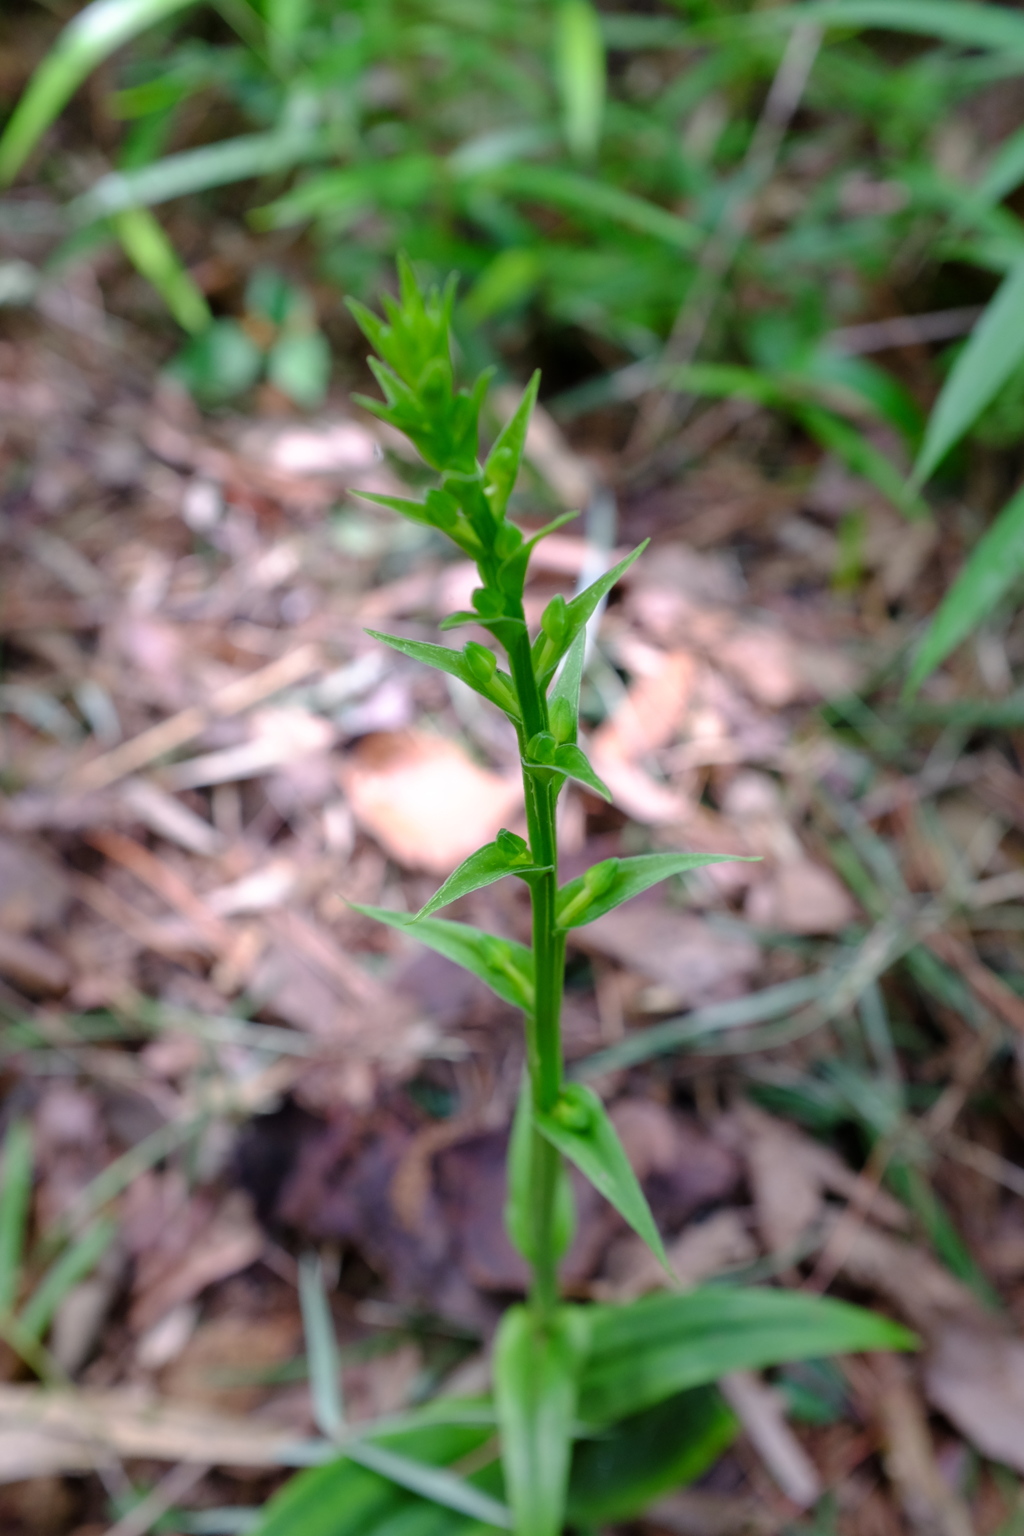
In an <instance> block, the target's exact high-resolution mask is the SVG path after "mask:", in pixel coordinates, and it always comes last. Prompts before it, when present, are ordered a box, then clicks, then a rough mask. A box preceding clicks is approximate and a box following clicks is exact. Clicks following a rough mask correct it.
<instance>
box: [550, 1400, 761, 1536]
mask: <svg viewBox="0 0 1024 1536" xmlns="http://www.w3.org/2000/svg"><path fill="white" fill-rule="evenodd" d="M738 1428H739V1426H738V1424H737V1421H736V1418H735V1416H734V1415H733V1414H732V1412H731V1411H730V1410H729V1408H727V1407H726V1405H725V1403H724V1402H723V1401H722V1398H721V1397H720V1396H719V1394H718V1392H717V1391H716V1390H715V1388H714V1387H710V1386H709V1387H692V1388H691V1389H690V1390H689V1391H686V1392H677V1393H676V1394H675V1395H674V1396H673V1397H667V1398H665V1400H664V1401H663V1402H660V1403H656V1404H655V1405H654V1407H652V1408H645V1409H644V1410H643V1411H642V1412H641V1413H637V1414H633V1415H632V1416H631V1417H630V1418H627V1419H624V1420H623V1421H622V1422H621V1423H619V1424H614V1425H612V1426H611V1427H610V1428H609V1429H608V1430H607V1431H606V1432H605V1433H604V1434H603V1435H601V1437H600V1438H599V1439H595V1440H578V1441H577V1442H576V1446H575V1448H574V1450H573V1458H572V1472H571V1474H570V1478H569V1499H568V1516H569V1520H570V1521H571V1522H572V1524H574V1525H579V1526H584V1527H589V1526H604V1525H609V1524H612V1523H617V1522H618V1521H620V1520H630V1519H633V1518H634V1517H635V1516H637V1515H639V1514H641V1513H642V1512H643V1510H644V1509H646V1507H647V1505H648V1504H650V1503H651V1501H652V1500H653V1499H656V1498H658V1496H659V1495H660V1494H663V1493H668V1492H670V1491H671V1490H672V1489H674V1488H680V1487H683V1486H684V1485H685V1484H687V1483H692V1482H693V1481H694V1479H695V1478H698V1477H700V1476H702V1474H703V1473H704V1472H706V1471H707V1470H708V1469H709V1468H710V1467H711V1466H712V1465H713V1464H714V1463H715V1462H716V1461H717V1460H718V1457H719V1456H720V1455H721V1454H722V1452H723V1451H724V1450H726V1449H727V1448H728V1446H730V1445H731V1444H732V1442H733V1440H734V1439H735V1437H736V1432H737V1430H738Z"/></svg>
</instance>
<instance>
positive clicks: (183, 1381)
mask: <svg viewBox="0 0 1024 1536" xmlns="http://www.w3.org/2000/svg"><path fill="white" fill-rule="evenodd" d="M301 1348H302V1326H301V1324H300V1322H299V1318H298V1316H297V1315H296V1314H294V1313H276V1314H271V1315H270V1316H266V1315H263V1316H260V1317H255V1318H254V1317H239V1316H236V1315H233V1314H230V1313H226V1314H224V1315H223V1316H221V1317H214V1318H211V1319H210V1320H209V1322H204V1323H201V1324H200V1325H199V1327H198V1328H197V1329H196V1330H195V1332H194V1333H192V1334H191V1336H190V1337H189V1338H188V1340H187V1342H186V1343H185V1344H184V1347H183V1348H182V1349H181V1350H180V1352H178V1353H177V1354H176V1356H175V1358H174V1359H173V1361H172V1362H171V1363H170V1364H169V1365H168V1366H167V1367H166V1369H165V1370H164V1371H163V1373H162V1375H161V1377H160V1386H161V1391H162V1392H163V1394H164V1395H165V1396H166V1398H168V1399H169V1400H171V1401H174V1402H185V1403H192V1404H195V1406H196V1407H197V1408H222V1409H224V1410H225V1411H226V1412H235V1413H241V1412H245V1411H246V1410H247V1409H250V1408H252V1407H254V1406H255V1404H256V1403H257V1402H258V1401H259V1400H260V1398H261V1397H263V1396H264V1395H265V1393H266V1387H265V1386H263V1385H261V1383H260V1382H259V1380H258V1379H257V1380H255V1381H254V1380H253V1377H254V1376H255V1377H257V1378H258V1377H259V1374H260V1372H261V1371H265V1370H268V1369H269V1368H271V1367H273V1366H275V1365H282V1364H284V1362H285V1361H286V1360H291V1359H294V1357H295V1355H296V1354H297V1353H298V1352H299V1351H300V1350H301Z"/></svg>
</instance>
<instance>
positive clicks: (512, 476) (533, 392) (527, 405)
mask: <svg viewBox="0 0 1024 1536" xmlns="http://www.w3.org/2000/svg"><path fill="white" fill-rule="evenodd" d="M539 388H540V370H539V369H538V370H537V372H536V373H535V374H534V375H533V378H532V379H531V380H530V382H529V384H527V386H526V388H525V389H524V390H523V398H522V399H521V400H520V402H519V405H518V407H517V409H516V412H515V415H514V416H512V417H511V418H510V419H509V420H508V421H507V422H506V423H505V425H504V426H503V427H502V429H501V431H500V432H499V434H498V439H497V442H496V443H495V444H494V447H493V448H492V449H491V451H490V453H489V454H488V455H487V462H486V464H485V465H484V484H485V494H486V496H487V500H488V501H489V502H490V506H491V511H492V512H493V513H494V516H495V518H496V519H497V520H498V521H499V522H501V520H502V519H503V518H504V516H505V510H506V508H507V507H508V502H509V497H510V496H511V495H512V492H513V491H514V490H515V484H516V479H517V477H518V474H519V466H520V465H521V464H522V462H523V449H524V448H525V447H526V430H527V428H528V427H529V425H530V416H531V414H532V412H533V407H534V405H535V404H536V402H537V391H538V389H539Z"/></svg>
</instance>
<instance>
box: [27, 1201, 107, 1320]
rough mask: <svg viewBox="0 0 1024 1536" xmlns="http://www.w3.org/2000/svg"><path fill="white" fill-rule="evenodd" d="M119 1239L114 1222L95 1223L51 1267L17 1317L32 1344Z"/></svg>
mask: <svg viewBox="0 0 1024 1536" xmlns="http://www.w3.org/2000/svg"><path fill="white" fill-rule="evenodd" d="M116 1236H117V1225H116V1223H115V1222H113V1221H107V1220H106V1219H104V1220H101V1221H96V1222H94V1223H93V1225H92V1226H91V1227H89V1228H88V1229H87V1230H86V1231H85V1232H83V1233H82V1235H81V1237H80V1238H79V1239H78V1241H77V1242H75V1243H72V1244H71V1246H70V1247H69V1248H67V1249H66V1250H65V1252H64V1253H62V1254H61V1256H60V1258H59V1259H57V1260H56V1262H55V1263H53V1264H51V1265H50V1268H49V1269H48V1270H47V1271H46V1273H45V1275H44V1276H43V1278H42V1279H41V1280H40V1282H39V1284H38V1285H37V1286H36V1288H35V1290H34V1291H33V1292H32V1295H31V1296H30V1297H29V1299H28V1301H27V1302H26V1303H25V1305H24V1307H23V1308H22V1309H21V1313H20V1315H19V1317H18V1328H19V1331H20V1333H21V1335H22V1337H23V1338H26V1339H31V1340H32V1342H33V1343H38V1342H39V1341H40V1340H41V1339H42V1338H43V1336H44V1334H45V1333H46V1330H47V1328H49V1326H50V1324H51V1322H52V1321H53V1315H54V1313H55V1312H56V1310H57V1308H58V1307H59V1306H60V1304H61V1302H62V1301H63V1300H64V1297H65V1296H66V1295H67V1294H68V1292H69V1291H70V1290H71V1289H72V1287H73V1286H76V1285H77V1284H78V1282H79V1281H80V1280H84V1279H85V1277H86V1276H87V1275H89V1274H91V1273H92V1271H93V1270H94V1269H95V1268H96V1265H97V1264H98V1263H99V1261H100V1259H102V1257H103V1255H104V1254H105V1253H106V1251H107V1249H108V1248H109V1247H110V1245H111V1243H112V1242H113V1241H114V1238H115V1237H116Z"/></svg>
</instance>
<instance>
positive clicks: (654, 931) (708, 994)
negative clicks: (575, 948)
mask: <svg viewBox="0 0 1024 1536" xmlns="http://www.w3.org/2000/svg"><path fill="white" fill-rule="evenodd" d="M572 941H573V943H574V944H577V945H579V947H580V948H581V949H587V950H591V951H596V952H597V953H598V954H602V955H609V956H610V957H611V958H612V959H613V960H618V961H619V962H620V963H621V964H622V965H625V966H628V967H629V969H630V970H634V971H640V972H641V973H642V974H643V975H645V976H648V977H650V978H651V980H652V981H656V982H659V983H661V985H662V987H663V988H664V989H665V990H664V995H663V996H661V997H659V1006H660V1007H664V1008H666V1009H668V1008H674V1007H693V1006H696V1005H697V1004H698V1003H704V1002H712V1001H715V1000H719V999H722V998H727V997H736V996H738V995H739V994H740V993H741V992H742V991H744V990H745V987H746V984H747V981H748V978H749V977H750V976H751V975H752V973H753V972H754V971H756V969H757V967H758V965H759V963H760V951H759V950H758V948H757V945H756V944H754V943H752V942H751V940H749V939H747V938H743V937H739V936H736V935H733V934H725V933H722V932H720V931H718V930H717V929H715V928H713V927H711V925H710V924H709V923H707V922H705V921H704V919H703V918H700V917H696V916H694V915H693V914H692V913H688V912H677V911H674V910H673V909H672V908H671V907H667V906H663V905H661V904H660V903H658V902H655V901H645V900H644V899H643V898H639V899H637V900H634V901H631V902H629V903H628V904H627V905H626V906H624V907H619V908H617V909H616V910H615V911H614V912H609V913H607V914H606V915H605V916H604V917H599V918H598V919H597V921H596V922H593V923H588V924H587V925H586V926H585V927H583V928H576V929H573V931H572Z"/></svg>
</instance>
